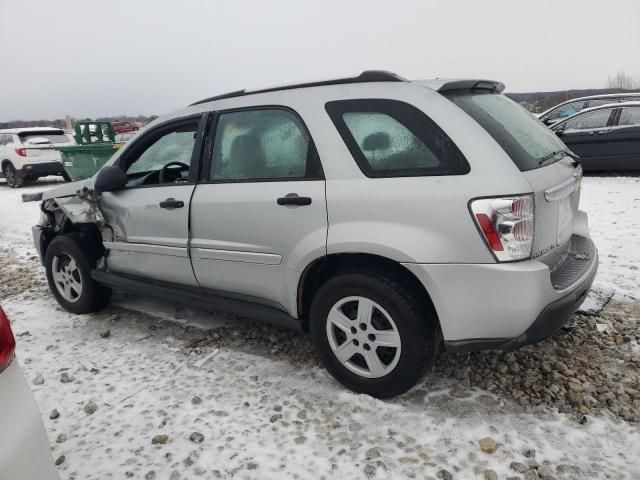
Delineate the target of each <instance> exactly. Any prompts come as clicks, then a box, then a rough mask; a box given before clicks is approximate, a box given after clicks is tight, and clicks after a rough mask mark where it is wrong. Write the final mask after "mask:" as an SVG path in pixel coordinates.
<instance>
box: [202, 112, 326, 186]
mask: <svg viewBox="0 0 640 480" xmlns="http://www.w3.org/2000/svg"><path fill="white" fill-rule="evenodd" d="M212 161H213V168H212V170H211V175H210V178H209V179H210V180H213V181H243V180H249V181H251V180H269V179H302V178H318V177H319V176H320V174H319V171H318V164H317V155H316V154H315V148H314V146H313V142H312V141H311V138H310V137H309V134H308V133H307V131H306V129H305V128H304V126H303V125H302V122H301V120H300V119H299V118H298V117H297V116H296V115H294V114H293V113H292V112H290V111H288V110H284V109H275V108H274V109H267V108H265V109H257V110H242V111H237V112H229V113H222V114H220V116H219V118H218V122H217V126H216V135H215V139H214V143H213V159H212Z"/></svg>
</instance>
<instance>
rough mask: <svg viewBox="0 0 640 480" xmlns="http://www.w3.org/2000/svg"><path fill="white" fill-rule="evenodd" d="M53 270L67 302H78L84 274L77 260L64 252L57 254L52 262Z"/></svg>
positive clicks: (54, 277) (55, 279)
mask: <svg viewBox="0 0 640 480" xmlns="http://www.w3.org/2000/svg"><path fill="white" fill-rule="evenodd" d="M51 272H52V276H53V281H54V283H55V285H56V289H57V290H58V293H60V295H62V298H64V299H65V300H66V301H67V302H71V303H75V302H77V301H78V299H79V298H80V295H82V274H81V273H80V269H79V268H78V266H77V264H76V262H75V260H74V259H73V258H71V257H70V256H69V255H67V254H64V253H62V254H60V255H57V256H55V257H53V261H52V263H51Z"/></svg>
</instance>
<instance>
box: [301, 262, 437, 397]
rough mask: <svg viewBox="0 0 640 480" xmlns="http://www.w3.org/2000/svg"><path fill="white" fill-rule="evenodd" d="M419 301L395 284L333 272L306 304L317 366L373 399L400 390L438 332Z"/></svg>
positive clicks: (419, 368)
mask: <svg viewBox="0 0 640 480" xmlns="http://www.w3.org/2000/svg"><path fill="white" fill-rule="evenodd" d="M422 303H423V302H421V301H420V299H419V298H415V294H413V293H412V292H409V291H407V289H405V288H404V287H403V286H402V285H400V284H399V283H397V282H395V281H393V280H390V279H388V278H386V277H383V276H380V275H374V274H367V273H347V274H341V275H338V276H336V277H334V278H332V279H331V280H329V281H328V282H327V283H325V284H324V285H323V286H322V287H321V288H320V289H319V291H318V293H317V294H316V296H315V298H314V299H313V302H312V304H311V312H310V318H309V320H310V327H311V333H312V336H313V341H314V343H315V346H316V349H317V351H318V354H319V356H320V359H321V360H322V362H323V364H324V365H325V367H326V368H327V370H328V371H329V373H331V374H332V375H333V376H334V377H335V378H336V379H337V380H338V381H339V382H340V383H342V384H343V385H345V386H346V387H347V388H349V389H351V390H353V391H356V392H361V393H367V394H369V395H372V396H374V397H378V398H389V397H393V396H396V395H400V394H401V393H404V392H406V391H407V390H409V389H410V388H411V387H413V386H414V385H415V384H416V383H417V382H418V380H420V378H422V376H423V375H424V373H425V372H426V370H427V368H429V367H430V366H431V365H432V364H433V363H434V362H435V358H436V354H437V351H438V346H439V343H440V333H439V329H438V326H437V322H436V320H435V318H433V317H432V315H431V314H430V313H428V311H427V309H425V308H423V307H422V306H421V305H422Z"/></svg>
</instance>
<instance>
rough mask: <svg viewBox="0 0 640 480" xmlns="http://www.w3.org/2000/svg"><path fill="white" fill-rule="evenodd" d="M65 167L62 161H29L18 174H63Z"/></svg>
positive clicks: (22, 175)
mask: <svg viewBox="0 0 640 480" xmlns="http://www.w3.org/2000/svg"><path fill="white" fill-rule="evenodd" d="M63 172H64V167H63V166H62V163H61V162H44V163H27V164H25V165H23V166H22V168H21V169H20V170H16V174H18V175H19V176H21V177H26V176H32V177H35V176H37V177H44V176H46V175H62V173H63Z"/></svg>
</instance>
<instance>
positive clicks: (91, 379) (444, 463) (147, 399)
mask: <svg viewBox="0 0 640 480" xmlns="http://www.w3.org/2000/svg"><path fill="white" fill-rule="evenodd" d="M51 186H52V185H51V184H48V185H37V186H33V187H28V188H24V189H20V190H11V189H8V188H6V187H5V186H4V185H3V184H2V183H0V247H3V248H5V250H9V251H12V252H13V253H15V255H16V257H17V262H18V263H20V270H19V272H25V271H31V272H33V273H32V274H33V275H34V276H37V277H38V278H39V279H40V280H39V282H40V283H38V282H34V283H33V286H31V287H29V289H27V291H21V293H17V294H12V295H11V296H9V297H8V298H4V299H1V301H2V305H3V307H4V308H5V310H6V311H7V313H8V314H9V316H10V318H11V319H12V323H13V327H14V331H15V333H16V334H17V335H19V336H18V338H17V340H18V359H19V361H20V362H21V363H22V364H23V367H24V370H25V372H26V375H27V377H28V380H29V382H30V383H31V382H32V380H33V379H34V378H35V377H36V376H37V375H42V376H43V378H44V380H45V382H44V384H43V385H41V386H35V385H33V384H32V388H33V390H34V394H35V397H36V400H37V402H38V404H39V406H40V409H41V413H42V416H43V421H44V423H45V426H46V428H47V431H48V433H49V438H50V441H51V445H52V450H53V454H54V457H55V458H59V457H60V456H61V455H64V456H65V460H64V462H63V463H62V464H61V465H60V466H59V469H60V473H61V477H62V479H63V480H71V479H74V480H85V479H87V480H88V479H109V478H114V479H115V478H127V477H129V476H131V477H132V478H145V479H154V478H155V479H162V480H164V479H170V480H178V479H185V478H203V479H209V478H229V477H234V478H260V479H265V478H278V479H279V478H363V477H365V476H368V477H371V478H414V477H415V478H425V475H426V476H427V478H429V477H436V476H437V475H438V474H439V477H438V478H447V477H446V475H445V474H444V473H441V472H440V471H441V470H442V469H446V470H447V471H448V472H450V473H451V474H453V478H460V479H468V478H479V477H481V476H482V473H483V472H484V470H485V469H486V468H491V469H494V470H495V471H496V472H497V473H498V474H499V476H500V478H504V477H506V476H507V475H516V474H515V472H513V471H511V470H510V464H511V462H514V461H515V462H520V463H522V464H525V465H529V464H530V462H533V461H534V460H533V459H531V458H527V457H526V456H525V451H526V450H529V449H534V450H536V454H535V462H538V463H540V464H548V469H549V470H550V471H551V472H553V475H554V476H555V477H556V478H590V479H592V478H616V479H622V478H629V479H631V478H637V477H636V475H637V472H638V471H640V457H639V455H638V454H637V449H635V448H634V446H637V445H640V431H639V429H638V427H637V425H634V424H630V423H626V422H621V421H618V420H615V419H613V418H612V417H610V416H608V415H597V416H595V415H594V416H592V415H589V417H588V421H587V422H586V423H585V424H584V425H582V424H579V423H577V422H575V421H574V420H573V419H571V417H570V416H568V415H564V414H560V413H557V411H554V410H552V409H548V408H545V407H542V406H540V407H524V406H521V405H519V404H518V403H517V402H514V401H513V400H511V399H510V398H506V397H504V396H499V395H492V394H489V393H488V392H486V391H483V390H480V389H477V388H471V389H469V388H464V387H463V386H461V384H460V382H458V381H457V380H456V379H455V378H446V377H434V376H432V377H430V378H427V379H425V381H424V382H423V383H422V384H421V385H419V386H418V387H417V388H415V389H414V390H412V391H411V392H409V393H408V394H406V395H404V396H402V397H400V398H397V399H393V400H389V401H379V400H375V399H372V398H370V397H368V396H364V395H355V394H352V393H350V392H348V391H346V390H345V389H343V388H342V387H340V386H339V385H338V384H337V383H336V382H335V381H334V380H333V379H332V378H331V377H330V376H329V375H328V374H327V373H326V372H325V371H324V370H323V369H321V368H320V367H319V366H318V365H317V361H315V359H314V358H313V354H312V353H308V355H307V356H304V355H300V354H296V355H293V354H291V355H278V354H277V353H278V352H279V350H277V349H276V347H272V346H271V345H274V343H273V342H275V344H277V343H278V331H277V330H273V333H272V334H270V335H269V336H270V337H274V338H273V339H272V340H271V342H272V343H269V344H267V345H263V344H261V343H260V342H254V343H251V342H248V341H246V338H244V337H243V335H242V329H241V328H240V329H236V330H233V333H234V335H231V337H232V338H231V340H225V342H223V339H220V342H219V343H216V341H215V339H216V337H215V334H213V336H211V334H210V330H203V328H205V329H211V328H216V327H218V326H220V325H228V324H234V325H237V324H238V322H237V320H235V319H229V318H228V317H225V316H222V315H215V314H214V315H209V314H206V313H203V312H193V311H191V310H188V309H187V310H178V311H176V310H175V308H174V307H173V306H170V305H165V304H161V303H157V302H153V301H148V300H137V299H135V298H131V297H122V296H118V297H117V298H116V301H115V302H114V305H113V306H112V307H110V308H109V309H107V310H105V311H104V312H102V313H100V314H96V315H83V316H78V315H72V314H69V313H67V312H64V311H62V310H61V309H60V308H59V307H58V306H57V304H56V303H55V301H54V300H53V299H52V297H51V296H50V295H49V294H48V293H47V291H46V289H45V287H44V286H43V283H42V279H41V277H42V269H41V268H40V266H39V264H38V262H37V261H35V260H34V258H33V257H34V253H35V252H34V250H33V247H32V243H31V233H30V227H31V226H32V225H33V224H34V223H35V221H36V220H37V218H38V216H39V213H38V203H37V202H34V203H22V202H21V201H20V195H21V194H22V193H26V192H33V191H42V190H45V189H46V188H50V187H51ZM581 208H583V209H585V210H587V211H588V213H589V216H590V226H591V233H592V236H593V238H594V240H595V242H596V244H597V246H598V248H599V251H600V260H601V263H600V269H599V272H598V276H597V278H596V283H597V284H598V285H599V286H601V287H604V288H611V289H613V290H614V291H615V292H616V298H617V299H618V300H623V301H632V300H633V299H639V298H640V291H639V290H640V286H639V285H638V284H639V283H640V282H639V281H638V279H639V277H640V274H639V272H638V271H637V266H638V265H640V261H639V260H640V244H639V242H640V239H639V237H638V234H639V232H640V228H639V227H640V225H639V224H640V179H639V178H634V177H602V178H600V177H587V178H585V179H584V182H583V193H582V204H581ZM612 224H613V225H615V226H616V227H615V228H613V229H612V228H611V225H612ZM25 265H26V266H25ZM25 269H26V270H25ZM13 274H15V272H14V271H13V270H12V271H8V272H7V270H5V271H2V272H0V281H2V280H3V277H4V276H11V275H13ZM21 274H22V273H21ZM5 278H6V277H5ZM9 291H13V290H9ZM16 292H19V290H16ZM131 309H134V310H138V311H134V310H131ZM185 317H186V320H187V321H188V323H190V324H192V325H197V327H185V326H184V323H179V322H176V318H180V319H181V322H182V321H183V320H182V319H184V318H185ZM107 330H109V331H110V335H109V336H108V337H106V338H102V337H101V335H100V333H104V332H106V331H107ZM26 332H28V334H27V333H26ZM203 332H209V333H208V335H209V337H207V338H208V339H209V341H208V342H205V343H204V344H202V343H201V340H202V335H203ZM214 332H215V330H214ZM267 332H269V330H267ZM295 338H296V339H298V340H297V341H300V342H303V343H304V345H302V346H301V347H300V348H299V350H300V352H302V353H303V354H304V353H305V352H310V351H311V348H310V345H309V344H308V339H305V338H304V337H300V336H297V337H295ZM212 339H213V340H212ZM197 345H202V346H201V347H198V346H197ZM216 347H220V352H219V353H218V355H216V356H215V357H213V358H212V359H211V360H209V361H208V362H207V363H205V365H204V366H203V367H201V368H199V369H198V368H196V367H194V366H193V364H192V361H193V360H196V359H200V358H203V357H204V356H205V355H207V354H208V353H209V352H211V351H212V350H213V349H214V348H216ZM87 361H90V362H91V363H93V364H94V365H95V367H96V369H97V370H98V371H97V372H90V371H87V370H86V369H85V368H83V366H82V364H83V363H85V364H86V362H87ZM629 368H631V367H629ZM62 373H66V374H67V375H71V376H72V378H73V381H71V382H70V383H62V382H61V381H60V378H61V375H62ZM130 395H132V396H130ZM129 396H130V397H129ZM127 397H129V398H127ZM196 397H197V398H196ZM90 402H93V403H95V405H96V407H97V411H96V412H95V413H93V414H91V415H90V414H87V413H86V412H85V407H86V406H87V405H88V404H90ZM53 409H57V410H58V411H59V412H60V417H59V418H57V419H53V420H52V419H50V418H49V413H50V412H51V411H52V410H53ZM194 432H197V433H200V434H202V435H203V437H204V440H203V441H202V443H196V442H194V441H192V440H190V436H192V434H193V433H194ZM157 435H167V436H168V438H167V442H166V443H165V444H162V443H159V444H153V443H152V439H153V438H154V437H155V436H157ZM485 436H490V437H492V438H493V439H495V440H496V441H497V442H498V443H499V444H500V446H499V448H498V450H497V452H496V453H494V454H492V455H491V454H487V453H484V452H483V451H482V450H481V449H480V447H479V445H478V441H479V439H480V438H482V437H485ZM194 438H195V437H194ZM543 468H547V467H543ZM543 468H541V469H538V472H542V471H544V470H543ZM151 472H153V473H151ZM439 472H440V473H439Z"/></svg>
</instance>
